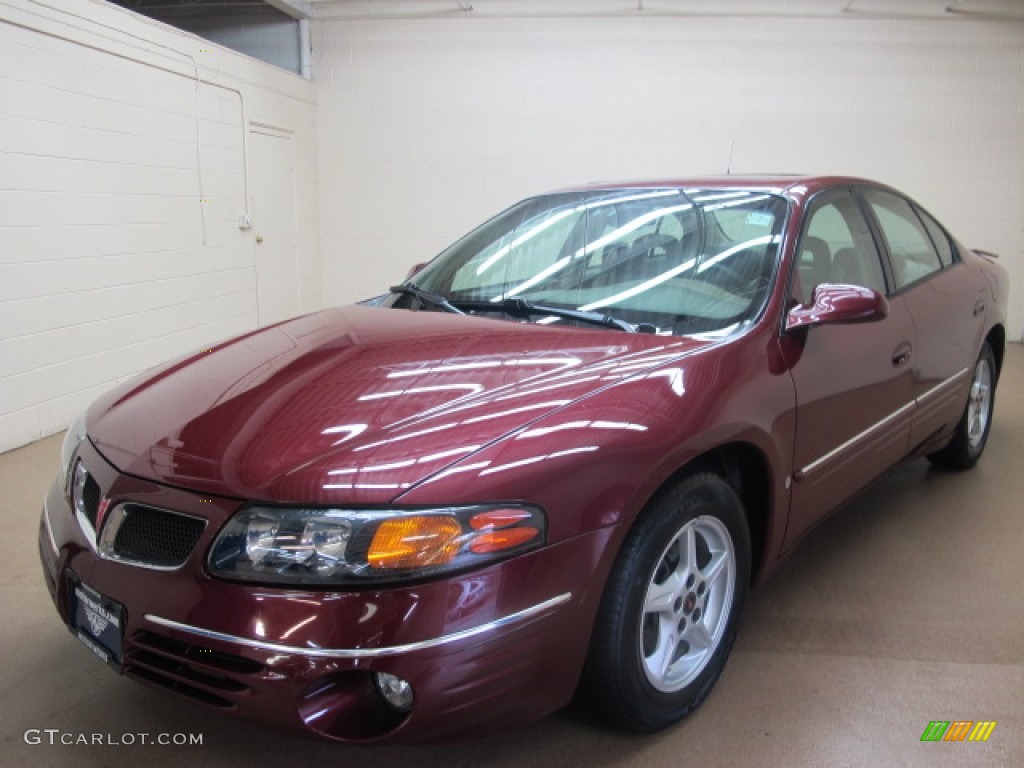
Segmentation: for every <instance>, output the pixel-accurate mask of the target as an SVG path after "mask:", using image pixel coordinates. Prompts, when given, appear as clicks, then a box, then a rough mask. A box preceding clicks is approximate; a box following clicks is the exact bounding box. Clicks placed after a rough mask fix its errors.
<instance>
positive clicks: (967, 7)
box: [110, 0, 1024, 23]
mask: <svg viewBox="0 0 1024 768" xmlns="http://www.w3.org/2000/svg"><path fill="white" fill-rule="evenodd" d="M110 1H111V2H114V3H116V4H117V5H120V6H122V7H123V8H128V9H130V10H133V11H136V12H138V13H141V14H143V15H145V16H149V17H151V18H156V19H159V20H161V21H167V22H168V23H173V21H174V20H175V19H181V18H186V17H192V18H194V17H198V16H218V17H225V16H232V15H248V16H252V15H255V14H260V15H263V14H266V15H268V16H285V15H287V16H290V17H292V18H295V19H300V18H312V19H369V18H375V19H383V18H396V19H399V18H427V17H430V18H437V17H443V16H457V15H473V16H475V17H544V16H559V17H574V16H582V17H594V16H617V17H622V16H629V15H634V14H642V15H650V16H673V15H680V16H734V15H754V16H815V17H822V16H834V17H847V18H853V17H866V16H874V17H897V18H929V19H949V20H979V21H980V20H986V19H988V20H1001V21H1024V0H110Z"/></svg>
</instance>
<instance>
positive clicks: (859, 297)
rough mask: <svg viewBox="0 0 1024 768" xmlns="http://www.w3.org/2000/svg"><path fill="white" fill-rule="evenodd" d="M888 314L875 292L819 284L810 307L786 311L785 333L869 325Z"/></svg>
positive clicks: (856, 286) (869, 289) (884, 303)
mask: <svg viewBox="0 0 1024 768" xmlns="http://www.w3.org/2000/svg"><path fill="white" fill-rule="evenodd" d="M888 314H889V302H888V301H886V299H885V297H884V296H883V295H882V294H880V293H879V292H878V291H875V290H872V289H871V288H864V287H862V286H859V285H838V284H834V283H822V284H821V285H819V286H818V287H817V288H815V289H814V298H813V302H812V303H811V305H810V306H799V307H793V309H791V310H789V314H788V315H786V330H787V331H792V330H796V329H797V328H809V327H810V326H812V325H824V324H827V323H870V322H872V321H875V320H882V319H883V318H885V317H886V316H887V315H888Z"/></svg>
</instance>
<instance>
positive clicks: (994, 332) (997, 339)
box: [985, 324, 1006, 382]
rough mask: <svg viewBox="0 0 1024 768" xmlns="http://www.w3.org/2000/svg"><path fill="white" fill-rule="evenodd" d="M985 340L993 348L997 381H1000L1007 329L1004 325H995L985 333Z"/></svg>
mask: <svg viewBox="0 0 1024 768" xmlns="http://www.w3.org/2000/svg"><path fill="white" fill-rule="evenodd" d="M985 341H987V342H988V345H989V346H990V347H991V348H992V354H993V355H994V356H995V358H996V382H998V381H999V373H1000V372H1001V371H1002V370H1003V355H1005V354H1006V329H1005V328H1004V327H1003V326H1002V325H998V324H997V325H994V326H992V328H990V329H989V332H988V333H987V334H986V335H985Z"/></svg>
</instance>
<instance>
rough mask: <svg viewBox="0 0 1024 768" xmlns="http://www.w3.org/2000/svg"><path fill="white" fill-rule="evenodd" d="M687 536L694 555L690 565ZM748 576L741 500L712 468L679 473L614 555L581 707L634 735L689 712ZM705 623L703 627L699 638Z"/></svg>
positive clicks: (704, 691)
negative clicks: (678, 476) (686, 474)
mask: <svg viewBox="0 0 1024 768" xmlns="http://www.w3.org/2000/svg"><path fill="white" fill-rule="evenodd" d="M688 532H692V533H693V537H692V538H691V537H690V536H689V533H688ZM691 541H692V542H693V545H692V547H691V548H690V550H689V551H691V552H694V553H695V556H694V557H692V558H689V560H691V561H692V562H690V563H687V562H684V561H685V560H686V559H687V557H686V550H685V549H684V548H685V547H686V546H687V544H688V543H689V542H691ZM713 547H714V548H715V549H714V550H712V548H713ZM728 547H731V553H732V555H731V560H732V568H731V570H730V569H729V567H728V563H727V560H728V557H726V553H727V551H728ZM716 554H717V555H718V556H720V557H719V559H716ZM702 563H703V564H702ZM716 564H718V565H716ZM715 568H718V570H717V571H716V570H715ZM730 573H731V578H729V574H730ZM712 574H714V575H712ZM690 575H694V577H695V578H694V580H693V581H691V580H690ZM705 577H706V578H707V581H702V579H703V578H705ZM659 578H660V579H662V580H663V581H661V582H660V583H659V581H658V580H659ZM670 580H671V581H670ZM749 582H750V534H749V530H748V526H747V520H746V516H745V515H744V511H743V504H742V502H741V501H740V498H739V496H738V495H737V494H736V492H735V491H734V490H733V488H732V487H731V486H730V485H729V484H728V483H727V482H725V481H724V480H723V479H722V478H720V477H719V476H718V475H716V474H713V473H711V472H697V473H694V474H691V475H688V476H687V477H685V478H683V479H682V480H680V481H679V482H678V483H677V484H676V485H674V486H673V487H672V488H671V489H670V490H668V491H667V492H666V493H664V494H662V495H660V496H659V497H658V498H657V499H656V500H655V501H654V502H653V503H652V504H651V506H650V507H649V508H648V509H647V510H646V511H645V512H644V513H643V514H642V515H641V517H640V518H639V519H638V520H637V522H636V524H635V525H634V527H633V529H632V530H631V531H630V533H629V535H628V537H627V538H626V541H625V542H624V543H623V545H622V549H621V551H620V552H619V554H618V557H617V558H616V561H615V565H614V566H613V568H612V572H611V574H610V576H609V578H608V584H607V586H606V588H605V592H604V595H603V597H602V600H601V606H600V608H599V610H598V615H597V620H596V623H595V625H594V632H593V636H592V638H591V643H590V649H589V651H588V653H587V660H586V664H585V665H584V670H583V677H582V680H581V684H580V694H581V695H580V697H579V700H580V701H581V703H583V704H584V706H587V707H589V708H590V709H591V710H592V711H594V713H595V714H596V715H598V716H599V717H600V718H601V719H603V720H604V721H605V722H607V723H609V724H611V725H614V726H616V727H619V728H623V729H626V730H630V731H636V732H640V733H651V732H653V731H657V730H660V729H662V728H665V727H666V726H669V725H672V724H673V723H676V722H678V721H679V720H681V719H683V718H684V717H686V716H687V715H688V714H690V712H692V711H693V710H694V709H696V707H697V706H699V705H700V703H701V702H702V701H703V700H704V698H705V697H706V696H707V695H708V692H709V691H710V690H711V688H712V687H713V686H714V684H715V681H717V680H718V676H719V675H720V674H721V673H722V669H723V668H724V667H725V662H726V659H727V658H728V656H729V652H730V650H731V649H732V645H733V642H734V641H735V639H736V630H737V624H738V619H739V616H740V614H741V612H742V609H743V604H744V601H745V598H746V594H747V589H748V586H749ZM702 584H704V587H703V591H701V585H702ZM677 589H678V590H679V591H677ZM662 592H664V596H663V595H662ZM698 592H701V594H700V595H698ZM684 593H685V594H684ZM656 596H657V598H656ZM662 598H663V599H662ZM655 605H657V606H659V608H658V610H649V608H650V607H651V606H655ZM660 606H664V607H660ZM702 612H703V613H702ZM702 620H703V623H706V624H709V625H710V629H709V628H705V629H704V634H700V632H701V626H703V624H702ZM684 625H685V629H684V628H682V627H683V626H684ZM687 632H688V633H689V634H687ZM677 633H678V634H677ZM697 640H700V642H697ZM691 641H692V644H691ZM690 651H692V652H693V653H692V656H693V661H692V663H691V662H690V661H688V659H689V658H690V656H691V653H690ZM680 653H682V654H683V655H682V656H681V657H680V656H679V654H680ZM659 654H660V655H659ZM662 667H664V669H665V672H664V674H661V673H659V672H658V671H657V670H658V669H661V668H662Z"/></svg>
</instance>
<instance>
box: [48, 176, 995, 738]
mask: <svg viewBox="0 0 1024 768" xmlns="http://www.w3.org/2000/svg"><path fill="white" fill-rule="evenodd" d="M1006 299H1007V278H1006V273H1005V271H1004V270H1003V269H1002V268H1000V267H999V266H998V265H997V264H996V263H995V262H994V261H993V258H992V257H991V256H990V255H988V254H985V253H981V252H976V251H971V250H969V249H967V248H965V247H964V246H962V245H961V244H960V243H959V242H957V241H956V240H955V239H954V238H953V237H952V236H951V235H950V234H949V232H948V231H947V230H946V229H945V228H944V227H943V226H942V225H941V224H939V223H938V222H937V221H936V220H935V219H934V218H933V217H932V216H931V215H930V214H929V213H928V212H927V211H925V210H924V209H923V208H921V207H920V206H919V205H917V204H916V203H915V202H913V201H912V200H910V199H908V198H907V197H905V196H904V195H901V194H900V193H898V192H896V191H895V190H893V189H890V188H888V187H885V186H882V185H879V184H875V183H872V182H868V181H863V180H859V179H850V178H807V177H773V178H734V177H729V178H724V179H699V180H687V181H683V182H671V183H662V182H658V183H641V184H628V185H617V186H605V187H599V188H598V187H595V188H584V189H573V190H568V191H563V192H558V193H554V194H548V195H542V196H539V197H534V198H530V199H528V200H525V201H523V202H521V203H519V204H517V205H515V206H513V207H512V208H510V209H508V210H507V211H505V212H504V213H501V214H499V215H498V216H497V217H495V218H494V219H492V220H490V221H489V222H487V223H486V224H484V225H483V226H481V227H480V228H478V229H476V230H475V231H473V232H471V233H470V234H468V235H466V236H465V237H464V238H463V239H462V240H460V241H459V242H457V243H456V244H455V245H453V246H452V247H451V248H449V249H448V250H447V251H445V252H444V253H442V254H441V255H440V256H438V257H437V258H436V259H434V260H433V261H432V262H430V263H429V264H428V265H427V266H426V267H425V268H423V269H422V270H421V271H419V272H417V273H416V274H415V275H413V276H412V277H411V278H409V279H408V280H407V281H406V282H404V283H402V284H400V285H396V286H394V287H393V288H391V290H390V293H388V294H386V295H384V296H381V297H378V298H377V299H374V300H371V301H368V302H365V303H364V304H363V305H358V306H349V307H342V308H337V309H330V310H326V311H323V312H318V313H316V314H312V315H307V316H305V317H300V318H296V319H294V320H290V321H288V322H285V323H281V324H279V325H275V326H272V327H268V328H263V329H261V330H259V331H255V332H253V333H250V334H247V335H245V336H241V337H238V338H235V339H232V340H230V341H226V342H224V343H221V344H219V345H217V346H215V347H213V348H212V349H208V350H203V351H201V352H199V353H196V354H193V355H189V356H187V357H184V358H181V359H178V360H175V361H173V362H170V363H168V364H166V365H164V366H162V367H160V368H158V369H156V370H153V371H150V372H148V373H146V374H144V375H143V376H141V377H139V378H137V379H135V380H134V381H131V382H129V383H127V384H125V385H123V386H121V387H119V388H118V389H116V390H115V391H113V392H110V393H109V394H107V395H106V396H104V397H102V398H100V399H99V400H98V401H97V402H95V403H94V404H93V405H92V406H91V407H90V408H89V409H88V411H87V413H86V414H85V415H84V417H83V418H82V419H81V420H80V421H79V422H78V423H76V424H75V425H73V426H72V428H71V429H70V430H69V431H68V436H67V439H66V441H65V445H64V451H63V454H64V455H63V464H62V471H61V473H60V475H59V477H57V478H56V480H55V482H54V484H53V487H52V488H51V489H50V492H49V495H48V496H47V499H46V504H45V508H44V510H43V515H42V520H41V526H40V534H39V548H40V555H41V558H42V563H43V570H44V574H45V577H46V581H47V584H48V585H49V588H50V592H51V593H52V595H53V598H54V600H55V602H56V605H57V609H58V611H59V613H60V616H61V618H62V619H63V621H64V622H65V623H66V624H67V626H68V627H69V628H70V629H71V631H72V632H73V633H74V634H75V635H77V636H78V638H80V639H81V641H82V642H83V643H84V644H85V645H86V646H87V647H88V648H89V649H90V650H91V651H92V652H93V653H94V654H95V655H96V656H98V657H99V658H101V659H103V660H104V661H105V662H107V663H108V664H110V665H111V666H112V667H113V668H114V669H116V670H117V671H118V672H121V673H123V674H125V675H128V676H130V677H133V678H135V679H137V680H139V681H141V682H144V683H146V684H147V685H150V686H154V687H157V688H162V689H165V690H168V691H171V692H173V693H175V694H177V695H179V696H183V697H186V698H188V699H191V700H192V701H195V702H197V703H198V704H201V705H203V706H205V707H209V708H212V709H216V710H221V711H224V712H228V713H232V714H237V715H240V716H243V717H247V718H251V719H253V720H256V721H259V722H260V723H263V724H265V725H270V726H274V727H279V728H285V729H290V730H293V731H298V732H303V733H308V734H315V735H318V736H321V737H325V738H328V739H333V740H338V741H345V742H373V741H425V740H434V739H442V738H447V737H452V736H455V735H463V736H464V735H474V734H483V733H488V732H490V731H492V730H495V729H498V728H506V727H509V726H512V725H515V724H518V723H522V722H524V721H528V720H531V719H535V718H540V717H542V716H544V715H546V714H548V713H550V712H552V711H554V710H556V709H558V708H560V707H562V706H564V705H565V704H567V703H568V702H569V701H570V699H571V698H572V697H573V696H574V694H576V693H577V692H578V691H579V692H582V693H583V695H582V696H581V697H580V698H581V699H583V700H585V701H586V702H587V703H588V704H590V705H591V706H592V707H593V708H594V709H595V710H597V712H598V713H599V714H600V715H602V716H603V717H604V718H605V719H606V721H609V722H611V723H613V724H615V725H618V726H620V727H624V728H627V729H632V730H636V731H654V730H657V729H659V728H663V727H665V726H667V725H669V724H671V723H673V722H676V721H678V720H679V719H681V718H682V717H684V716H685V715H686V714H688V713H689V712H690V711H692V710H693V709H694V708H695V707H696V706H697V705H698V704H700V703H701V701H702V700H703V699H704V697H705V696H706V695H707V694H708V692H709V691H710V689H711V688H712V686H713V685H714V683H715V680H716V679H717V678H718V676H719V674H720V673H721V671H722V668H723V666H724V665H725V661H726V658H727V656H728V655H729V651H730V648H731V647H732V644H733V640H734V638H735V636H736V629H737V622H738V619H739V616H740V612H741V609H742V607H743V603H744V599H745V597H746V594H747V590H748V588H749V587H750V586H751V585H753V584H756V583H757V582H759V581H760V580H762V579H763V578H764V577H765V576H766V575H767V574H769V573H770V572H771V571H772V570H773V569H774V568H775V567H777V566H778V564H779V563H780V561H781V560H782V559H783V558H784V557H785V556H786V555H787V554H788V553H789V552H790V551H792V549H793V548H794V547H795V546H796V544H797V543H798V542H799V541H800V539H801V538H802V537H803V536H804V534H806V533H807V531H808V530H809V529H810V528H811V527H812V526H813V525H814V524H815V523H817V522H819V521H820V520H821V519H822V518H823V517H824V516H825V515H827V514H828V513H829V512H830V511H832V510H834V509H836V508H837V507H838V506H839V505H841V504H842V503H843V502H844V501H846V500H847V499H849V498H851V497H852V496H854V495H855V494H857V493H858V492H859V491H861V490H862V489H863V488H864V487H865V486H866V485H868V484H869V483H871V481H872V480H874V479H875V478H877V477H878V476H879V475H880V474H882V473H883V472H885V471H886V470H887V469H888V468H889V467H892V466H893V465H894V464H896V463H897V462H900V461H903V460H905V459H908V458H911V457H917V456H927V457H928V458H929V459H930V460H931V461H933V462H935V463H936V464H938V465H941V466H944V467H952V468H965V467H969V466H971V465H972V464H974V463H975V462H976V461H977V460H978V458H979V456H980V455H981V453H982V451H983V450H984V448H985V442H986V438H987V435H988V431H989V427H990V425H991V420H992V406H993V399H994V390H995V386H996V382H997V381H998V378H999V369H1000V366H1001V364H1002V359H1003V348H1004V339H1005V330H1004V319H1003V313H1004V309H1005V306H1006Z"/></svg>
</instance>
